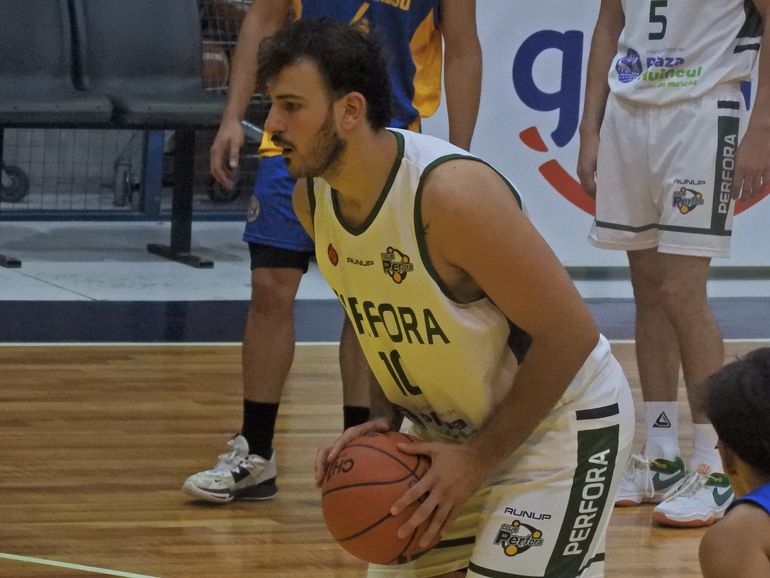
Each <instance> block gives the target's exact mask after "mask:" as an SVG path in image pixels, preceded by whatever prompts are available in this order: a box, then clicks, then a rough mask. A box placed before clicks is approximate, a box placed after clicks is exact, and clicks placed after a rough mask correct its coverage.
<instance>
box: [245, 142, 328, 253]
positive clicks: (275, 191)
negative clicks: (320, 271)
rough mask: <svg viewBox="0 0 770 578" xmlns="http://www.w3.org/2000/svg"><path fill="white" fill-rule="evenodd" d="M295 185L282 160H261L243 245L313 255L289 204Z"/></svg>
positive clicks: (311, 248) (278, 158)
mask: <svg viewBox="0 0 770 578" xmlns="http://www.w3.org/2000/svg"><path fill="white" fill-rule="evenodd" d="M294 183H295V179H294V178H293V177H292V176H291V175H290V174H289V171H288V169H287V168H286V162H285V160H284V158H283V156H280V155H279V156H274V157H263V158H261V159H260V161H259V165H258V167H257V176H256V181H255V183H254V191H253V192H252V196H251V200H250V205H249V209H248V213H247V216H246V229H245V231H244V233H243V240H244V241H246V242H247V243H257V244H260V245H269V246H270V247H277V248H279V249H288V250H290V251H300V252H304V253H310V254H312V253H313V252H314V246H313V241H312V240H311V239H310V237H309V236H308V234H307V233H306V232H305V229H303V228H302V225H301V224H300V222H299V220H298V219H297V216H296V215H295V214H294V208H293V207H292V204H291V194H292V190H293V189H294Z"/></svg>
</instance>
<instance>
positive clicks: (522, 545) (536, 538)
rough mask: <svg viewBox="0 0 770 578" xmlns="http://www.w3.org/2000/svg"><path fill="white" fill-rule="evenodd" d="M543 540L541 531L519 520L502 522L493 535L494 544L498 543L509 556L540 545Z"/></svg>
mask: <svg viewBox="0 0 770 578" xmlns="http://www.w3.org/2000/svg"><path fill="white" fill-rule="evenodd" d="M522 530H524V531H522ZM543 541H544V540H543V532H541V531H540V530H538V529H537V528H535V527H534V526H531V525H529V524H525V523H524V522H522V521H520V520H513V521H512V522H511V523H510V524H503V525H502V526H500V529H499V530H498V531H497V536H495V544H499V545H500V547H501V548H502V549H503V552H505V555H506V556H509V557H513V556H518V555H519V554H523V553H524V552H526V551H527V550H529V549H530V548H532V547H535V546H542V545H543Z"/></svg>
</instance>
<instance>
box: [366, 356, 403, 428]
mask: <svg viewBox="0 0 770 578" xmlns="http://www.w3.org/2000/svg"><path fill="white" fill-rule="evenodd" d="M367 374H368V380H369V420H370V421H373V420H375V419H379V418H382V419H386V420H388V423H390V427H391V429H392V430H394V431H398V429H399V427H401V421H402V418H401V415H400V414H399V413H398V411H397V409H396V406H395V405H393V404H392V403H391V402H390V400H389V399H388V398H387V397H385V394H384V393H383V391H382V388H381V387H380V384H379V383H377V379H376V378H375V377H374V373H373V372H372V371H371V369H369V370H368V371H367Z"/></svg>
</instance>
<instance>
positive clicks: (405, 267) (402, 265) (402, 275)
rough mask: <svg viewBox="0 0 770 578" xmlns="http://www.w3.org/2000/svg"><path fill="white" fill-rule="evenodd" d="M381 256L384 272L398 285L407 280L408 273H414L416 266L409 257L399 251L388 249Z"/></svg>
mask: <svg viewBox="0 0 770 578" xmlns="http://www.w3.org/2000/svg"><path fill="white" fill-rule="evenodd" d="M380 256H381V257H382V268H383V270H384V271H385V273H386V274H387V275H388V276H390V278H391V279H393V281H395V282H396V283H398V284H400V283H401V282H402V281H403V280H404V279H406V275H407V273H409V272H411V271H414V264H413V263H412V260H411V259H410V258H409V255H404V254H403V253H402V252H401V251H399V250H398V249H394V248H393V247H388V248H387V249H386V250H385V252H384V253H381V254H380Z"/></svg>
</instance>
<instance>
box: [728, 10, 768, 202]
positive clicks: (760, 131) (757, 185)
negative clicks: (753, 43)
mask: <svg viewBox="0 0 770 578" xmlns="http://www.w3.org/2000/svg"><path fill="white" fill-rule="evenodd" d="M754 6H755V7H756V9H757V11H758V12H759V14H760V16H762V24H763V26H764V30H763V33H762V50H760V52H759V66H758V69H757V76H756V80H757V94H756V97H755V98H754V106H753V108H752V112H751V117H750V118H749V124H748V127H747V129H746V134H745V135H744V136H743V140H741V144H740V146H739V147H738V152H737V154H736V157H735V178H734V180H733V197H734V198H738V197H739V196H743V198H748V197H752V196H755V195H758V194H759V193H760V192H762V191H763V190H765V189H766V188H767V187H770V49H769V48H768V47H770V0H754Z"/></svg>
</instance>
